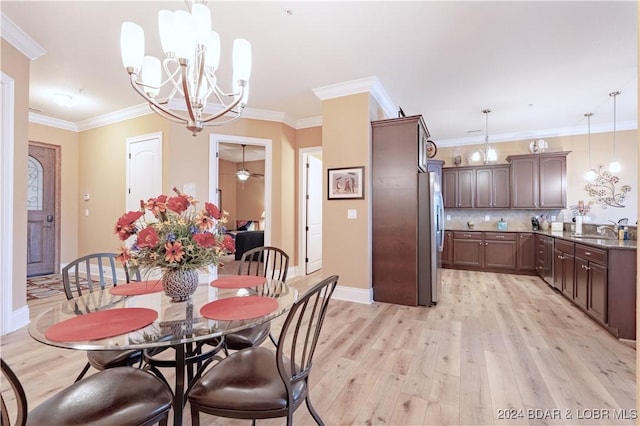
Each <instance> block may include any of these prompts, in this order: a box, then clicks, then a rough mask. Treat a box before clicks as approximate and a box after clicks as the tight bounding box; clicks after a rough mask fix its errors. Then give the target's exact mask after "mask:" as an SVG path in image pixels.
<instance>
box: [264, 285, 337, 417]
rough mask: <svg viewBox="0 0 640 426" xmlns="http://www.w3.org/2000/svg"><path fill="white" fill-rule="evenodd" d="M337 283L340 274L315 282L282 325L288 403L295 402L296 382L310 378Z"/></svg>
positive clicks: (280, 350) (281, 364) (279, 356)
mask: <svg viewBox="0 0 640 426" xmlns="http://www.w3.org/2000/svg"><path fill="white" fill-rule="evenodd" d="M337 284H338V276H337V275H332V276H330V277H328V278H325V279H324V280H322V281H320V282H319V283H318V284H316V285H314V286H313V287H312V288H311V289H309V290H308V291H307V292H306V293H305V294H304V295H303V296H302V297H300V298H299V299H298V300H297V301H296V302H295V303H294V304H293V307H292V308H291V310H290V311H289V314H288V315H287V318H286V319H285V321H284V325H283V326H282V330H281V332H280V338H279V339H278V345H277V349H276V360H277V364H278V372H279V373H280V377H282V380H283V381H284V384H285V387H286V388H287V395H288V399H289V404H290V405H289V406H291V403H292V402H293V388H294V386H295V384H296V383H297V382H299V381H301V380H307V377H308V376H309V372H310V371H311V364H312V359H313V354H314V352H315V349H316V345H317V344H318V339H319V337H320V330H321V329H322V323H323V322H324V317H325V314H326V313H327V306H328V305H329V300H330V299H331V295H332V294H333V291H334V290H335V288H336V285H337Z"/></svg>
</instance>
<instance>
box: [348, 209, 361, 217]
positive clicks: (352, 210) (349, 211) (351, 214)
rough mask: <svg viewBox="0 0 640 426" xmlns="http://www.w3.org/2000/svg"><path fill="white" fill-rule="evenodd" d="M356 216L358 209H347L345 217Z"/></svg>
mask: <svg viewBox="0 0 640 426" xmlns="http://www.w3.org/2000/svg"><path fill="white" fill-rule="evenodd" d="M357 217H358V210H356V209H349V210H347V219H356V218H357Z"/></svg>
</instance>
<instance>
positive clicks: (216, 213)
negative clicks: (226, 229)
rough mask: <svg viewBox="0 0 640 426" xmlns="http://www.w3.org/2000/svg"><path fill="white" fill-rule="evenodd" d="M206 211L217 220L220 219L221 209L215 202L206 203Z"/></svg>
mask: <svg viewBox="0 0 640 426" xmlns="http://www.w3.org/2000/svg"><path fill="white" fill-rule="evenodd" d="M204 209H205V211H206V212H207V213H208V214H209V216H211V217H212V218H214V219H215V220H218V219H220V209H219V208H218V206H216V205H215V204H213V203H204Z"/></svg>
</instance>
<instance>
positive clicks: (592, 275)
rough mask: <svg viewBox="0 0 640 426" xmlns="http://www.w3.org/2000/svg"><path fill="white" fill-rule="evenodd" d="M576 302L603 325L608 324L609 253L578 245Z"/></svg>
mask: <svg viewBox="0 0 640 426" xmlns="http://www.w3.org/2000/svg"><path fill="white" fill-rule="evenodd" d="M575 259H576V265H575V268H576V275H575V288H576V294H575V295H574V302H575V303H576V304H577V305H578V306H580V307H581V308H583V309H584V310H585V311H586V312H587V313H588V314H589V315H591V316H592V317H593V318H595V319H596V320H598V321H599V322H601V323H603V324H604V323H606V322H607V266H606V265H607V251H606V250H600V249H597V248H594V247H590V246H585V245H582V244H576V255H575Z"/></svg>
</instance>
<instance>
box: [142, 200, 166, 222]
mask: <svg viewBox="0 0 640 426" xmlns="http://www.w3.org/2000/svg"><path fill="white" fill-rule="evenodd" d="M146 208H148V209H149V210H150V211H151V213H153V215H154V216H155V217H158V216H159V215H160V213H164V212H166V211H167V196H166V195H159V196H157V197H156V198H149V201H147V204H146Z"/></svg>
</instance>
